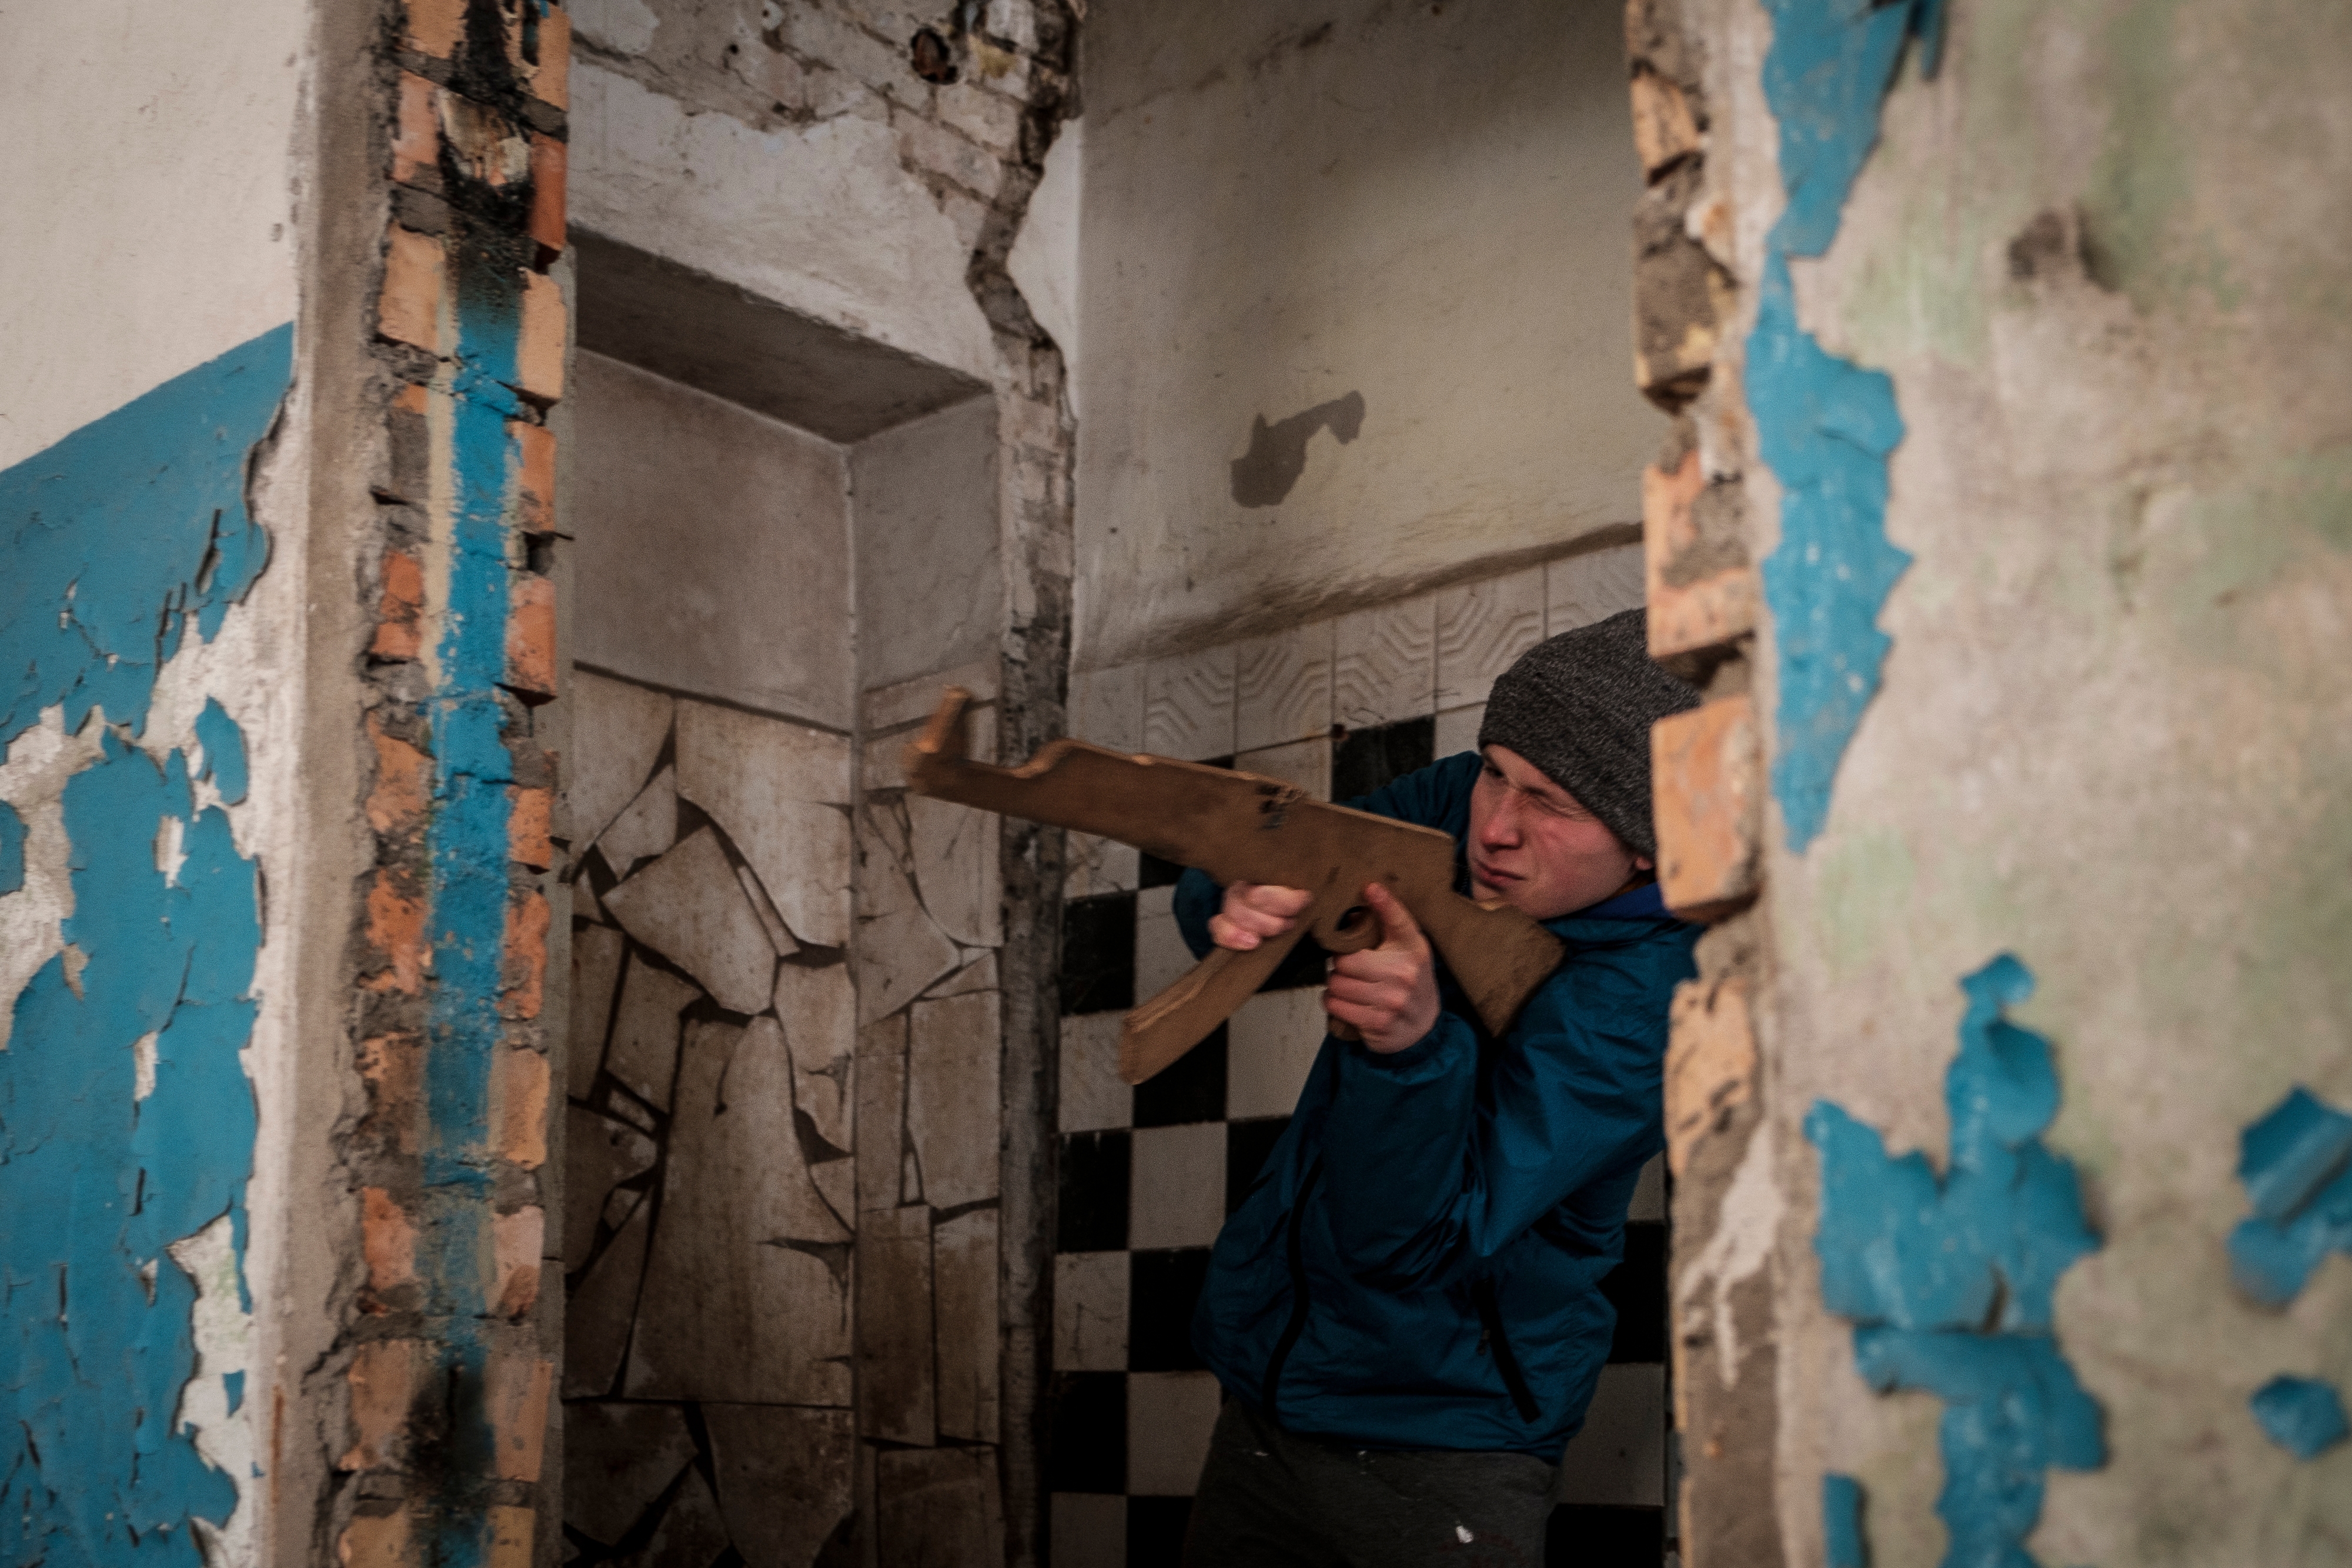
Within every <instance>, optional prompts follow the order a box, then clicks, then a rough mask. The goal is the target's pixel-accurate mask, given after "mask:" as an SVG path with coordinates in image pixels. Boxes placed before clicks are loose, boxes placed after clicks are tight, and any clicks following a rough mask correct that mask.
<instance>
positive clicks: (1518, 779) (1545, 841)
mask: <svg viewBox="0 0 2352 1568" xmlns="http://www.w3.org/2000/svg"><path fill="white" fill-rule="evenodd" d="M1469 848H1470V876H1471V880H1472V882H1473V883H1475V887H1474V889H1473V892H1474V894H1475V896H1477V897H1479V898H1486V899H1496V898H1498V899H1501V900H1502V901H1503V902H1504V903H1506V904H1510V905H1512V906H1513V907H1515V908H1517V909H1518V910H1520V911H1522V912H1524V913H1526V914H1528V915H1534V916H1535V917H1536V918H1537V919H1538V920H1550V919H1553V918H1556V917H1557V916H1559V915H1566V914H1568V913H1569V912H1570V911H1571V910H1577V909H1582V908H1584V907H1585V906H1586V905H1587V904H1598V903H1600V902H1601V900H1602V899H1604V898H1606V897H1608V896H1609V895H1610V894H1612V893H1615V892H1616V891H1617V890H1618V889H1619V888H1621V887H1623V886H1624V885H1625V883H1626V881H1627V879H1629V878H1630V877H1632V875H1633V873H1634V872H1635V871H1636V870H1643V871H1646V870H1648V869H1649V867H1650V863H1651V862H1649V860H1648V859H1647V858H1646V857H1643V856H1641V855H1637V854H1635V853H1634V852H1633V851H1631V850H1629V849H1627V848H1626V847H1625V846H1624V844H1623V843H1622V842H1621V841H1619V840H1618V837H1617V835H1616V834H1614V833H1612V832H1611V831H1609V830H1608V828H1607V827H1605V826H1603V825H1602V823H1601V819H1600V818H1598V817H1596V816H1594V815H1593V814H1592V813H1591V812H1590V811H1588V810H1585V809H1584V808H1583V807H1582V806H1580V805H1579V804H1578V803H1577V800H1576V797H1574V796H1573V795H1570V793H1569V792H1568V791H1567V790H1565V789H1561V788H1560V787H1559V785H1557V784H1555V783H1553V782H1552V781H1551V780H1550V779H1549V778H1547V777H1545V776H1544V774H1543V773H1542V772H1540V771H1539V770H1538V768H1536V766H1535V765H1534V764H1533V763H1531V762H1529V761H1528V759H1527V758H1524V757H1521V756H1520V755H1519V754H1518V753H1517V752H1516V751H1513V750H1511V749H1510V748H1509V747H1504V746H1490V747H1486V760H1485V766H1484V767H1483V768H1480V769H1479V773H1478V783H1477V786H1476V787H1475V789H1472V790H1471V791H1470V846H1469Z"/></svg>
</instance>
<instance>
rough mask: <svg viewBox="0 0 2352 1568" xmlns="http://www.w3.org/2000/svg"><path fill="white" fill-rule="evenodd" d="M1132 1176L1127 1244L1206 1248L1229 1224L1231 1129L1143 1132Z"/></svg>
mask: <svg viewBox="0 0 2352 1568" xmlns="http://www.w3.org/2000/svg"><path fill="white" fill-rule="evenodd" d="M1131 1135H1132V1137H1133V1138H1134V1145H1133V1151H1134V1152H1133V1166H1132V1168H1131V1173H1130V1175H1129V1178H1128V1179H1129V1190H1128V1224H1127V1244H1128V1245H1129V1247H1131V1248H1134V1249H1137V1250H1138V1251H1144V1250H1149V1249H1152V1248H1158V1247H1206V1246H1208V1245H1209V1244H1210V1243H1211V1242H1213V1241H1214V1240H1216V1239H1217V1232H1218V1230H1219V1229H1221V1228H1223V1225H1224V1223H1225V1125H1224V1124H1223V1123H1222V1122H1198V1123H1194V1124H1192V1125H1190V1126H1183V1127H1138V1128H1137V1129H1136V1130H1135V1132H1134V1133H1133V1134H1131Z"/></svg>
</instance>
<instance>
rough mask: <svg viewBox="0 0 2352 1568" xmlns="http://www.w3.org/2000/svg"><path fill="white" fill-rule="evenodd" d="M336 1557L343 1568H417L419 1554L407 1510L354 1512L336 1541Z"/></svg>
mask: <svg viewBox="0 0 2352 1568" xmlns="http://www.w3.org/2000/svg"><path fill="white" fill-rule="evenodd" d="M335 1558H336V1560H337V1561H338V1562H339V1563H341V1565H342V1568H415V1564H416V1563H417V1561H418V1554H417V1551H416V1542H415V1538H414V1537H413V1536H412V1535H411V1533H410V1531H409V1528H408V1511H407V1510H406V1509H398V1510H395V1511H393V1512H391V1513H357V1514H353V1515H352V1521H351V1523H350V1524H348V1525H346V1526H344V1527H343V1533H342V1538H341V1540H339V1541H337V1542H335Z"/></svg>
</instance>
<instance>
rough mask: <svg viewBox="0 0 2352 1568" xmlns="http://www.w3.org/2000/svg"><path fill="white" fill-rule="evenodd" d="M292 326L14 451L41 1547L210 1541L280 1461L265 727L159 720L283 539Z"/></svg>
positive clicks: (35, 1490) (8, 717)
mask: <svg viewBox="0 0 2352 1568" xmlns="http://www.w3.org/2000/svg"><path fill="white" fill-rule="evenodd" d="M292 350H293V329H292V327H291V326H290V325H289V326H284V327H279V328H277V329H273V330H271V331H268V332H266V333H263V334H262V335H260V336H259V337H257V338H255V339H253V340H250V341H248V342H246V343H244V344H242V345H240V346H238V347H237V348H236V349H233V350H230V351H229V352H227V353H226V354H224V355H222V356H220V357H219V358H218V359H215V360H213V361H210V362H208V363H205V364H203V365H199V366H197V367H196V368H195V369H194V370H192V371H187V372H185V373H184V374H182V375H180V376H177V377H175V378H173V380H171V381H169V382H164V383H163V385H161V386H159V387H156V388H155V389H153V390H152V391H151V392H146V393H145V394H143V395H142V396H140V397H138V398H136V399H134V400H133V401H131V402H129V403H127V404H125V405H124V406H122V407H121V408H120V409H118V410H116V411H115V412H114V413H110V414H108V415H106V416H105V417H103V418H101V419H99V420H96V421H94V422H92V423H89V424H87V425H85V426H83V427H82V428H81V429H79V430H78V431H76V432H74V433H73V434H70V435H68V436H67V437H66V438H65V439H64V440H63V441H60V442H58V444H56V445H54V446H51V447H49V448H48V449H47V450H46V451H44V452H41V453H38V454H37V455H34V456H32V457H30V458H27V459H26V461H24V462H23V463H21V464H19V465H16V467H14V468H12V469H10V470H8V471H7V472H6V473H5V474H0V527H5V529H6V530H7V535H6V551H7V559H8V561H9V570H8V571H7V573H6V574H5V580H0V669H5V670H6V671H8V672H9V674H10V681H11V685H9V686H8V687H7V688H5V689H0V743H5V745H6V746H7V747H8V758H7V766H5V767H0V790H5V791H7V792H8V793H9V794H10V795H11V796H12V800H11V803H10V806H9V809H8V810H7V811H6V812H5V820H6V821H11V822H21V823H22V826H21V827H17V828H14V829H8V830H6V831H0V894H5V899H6V900H7V901H8V902H9V903H16V902H17V901H26V904H28V905H31V906H32V907H30V908H29V909H26V906H25V905H20V910H19V913H20V914H24V915H29V918H20V919H10V920H6V921H5V922H0V931H5V933H6V934H7V936H9V938H10V939H11V943H12V945H16V944H22V943H25V942H26V940H27V939H28V937H29V939H30V941H31V942H32V943H33V944H35V945H37V948H38V949H40V950H45V951H46V953H47V957H46V961H45V962H43V963H42V964H41V965H40V967H39V968H38V969H37V971H36V972H35V973H34V974H32V976H31V977H30V978H29V981H28V982H27V983H25V984H24V985H23V988H22V990H21V991H19V992H16V994H14V995H11V996H7V997H5V1002H6V1004H7V1005H8V1007H9V1009H10V1019H9V1028H8V1030H7V1033H6V1035H5V1037H0V1168H5V1171H6V1179H5V1204H6V1207H7V1213H8V1215H9V1219H8V1222H7V1243H6V1247H5V1253H0V1270H5V1289H0V1303H4V1304H0V1319H5V1329H0V1332H5V1335H6V1340H7V1351H6V1359H7V1363H8V1364H9V1366H10V1369H11V1373H10V1375H9V1376H8V1377H7V1378H6V1379H5V1385H0V1386H5V1395H0V1399H5V1404H0V1411H5V1431H6V1437H5V1438H0V1445H5V1447H0V1553H5V1555H6V1557H7V1559H8V1560H9V1561H11V1562H36V1561H40V1560H43V1559H44V1558H47V1559H50V1560H70V1561H77V1562H100V1561H103V1562H121V1561H125V1560H127V1559H129V1558H130V1557H131V1556H134V1555H146V1556H157V1555H162V1556H166V1557H168V1556H172V1555H173V1554H177V1556H178V1557H179V1559H180V1560H181V1561H186V1560H188V1557H189V1556H190V1554H191V1552H193V1551H194V1550H195V1549H196V1548H197V1547H199V1546H201V1547H202V1548H203V1549H205V1551H206V1552H207V1554H208V1555H209V1554H210V1552H212V1550H214V1549H215V1547H216V1546H217V1544H218V1542H219V1541H220V1532H221V1531H222V1530H223V1529H224V1527H226V1526H228V1525H229V1524H230V1522H231V1516H232V1514H233V1513H234V1512H235V1511H236V1509H237V1507H238V1502H239V1499H240V1496H241V1494H242V1492H243V1491H244V1490H245V1486H246V1483H247V1477H248V1476H249V1475H250V1473H251V1467H250V1465H249V1463H240V1464H236V1465H234V1466H233V1467H225V1466H224V1465H222V1464H221V1463H220V1462H219V1461H220V1460H221V1459H222V1458H224V1457H226V1456H231V1455H235V1456H237V1457H239V1458H241V1457H242V1454H243V1451H244V1448H245V1445H243V1444H242V1443H239V1442H236V1441H235V1440H233V1439H231V1438H230V1437H228V1436H227V1435H226V1433H225V1432H223V1431H221V1430H220V1429H219V1427H221V1426H223V1425H225V1424H226V1422H227V1420H228V1418H229V1417H232V1416H236V1414H237V1412H238V1406H239V1404H240V1402H241V1397H242V1394H243V1385H244V1380H245V1369H244V1367H243V1366H241V1365H238V1364H233V1363H234V1362H235V1361H236V1359H237V1353H238V1351H239V1350H240V1349H241V1342H242V1337H243V1323H244V1321H245V1313H246V1312H247V1310H248V1309H249V1302H247V1301H246V1300H245V1299H244V1282H243V1272H242V1260H243V1257H244V1249H245V1240H246V1217H245V1208H244V1193H245V1186H246V1182H247V1178H248V1177H249V1176H250V1175H251V1173H252V1167H253V1139H254V1129H255V1107H254V1095H253V1089H252V1086H251V1083H250V1082H249V1081H248V1080H247V1074H246V1072H245V1070H244V1067H243V1065H242V1063H241V1062H240V1061H239V1052H240V1051H242V1050H243V1049H244V1047H245V1045H246V1042H247V1038H248V1037H249V1036H250V1034H251V1032H252V1029H253V1021H254V1016H255V1012H256V1008H257V1004H256V1001H255V999H254V998H253V996H252V995H251V991H252V982H253V974H254V965H255V958H256V954H257V951H258V950H259V947H260V946H261V905H260V899H261V885H260V877H259V872H258V868H257V864H256V862H255V861H254V860H253V859H252V858H251V857H248V856H246V855H243V854H240V853H239V852H238V851H237V849H236V844H235V843H234V841H232V838H231V834H230V830H229V821H228V817H227V814H226V811H225V810H223V808H224V807H225V806H229V805H235V804H236V803H237V802H238V801H239V800H242V799H243V798H244V794H245V778H246V759H245V751H244V741H243V737H242V735H241V734H240V732H239V730H238V728H237V727H236V724H235V722H234V721H232V720H231V719H230V717H229V716H228V715H227V714H226V712H225V711H224V710H223V709H222V708H221V707H220V706H218V705H217V704H216V703H210V702H208V703H207V704H206V705H205V710H204V712H203V715H202V716H200V717H199V718H198V719H197V720H196V721H195V723H194V726H193V727H192V733H190V734H188V735H185V736H165V735H162V734H155V733H150V732H149V730H148V724H147V721H148V717H149V708H150V705H151V701H152V698H153V696H154V693H155V686H156V681H157V677H158V675H159V674H160V672H161V671H162V669H163V665H164V664H167V663H169V662H170V661H171V659H172V658H173V654H175V653H178V652H180V651H181V650H182V649H183V648H184V646H187V645H189V641H190V638H191V637H192V636H193V638H194V640H195V641H196V642H200V643H201V642H209V641H211V640H212V639H213V638H214V637H215V636H216V635H217V634H218V632H220V629H221V624H222V622H223V619H224V618H225V617H226V614H227V612H228V611H229V609H230V607H231V606H233V605H234V604H236V603H237V602H238V601H240V600H242V599H243V598H244V596H245V594H246V593H247V591H248V590H249V589H250V588H251V587H252V586H253V584H254V582H255V580H257V578H258V577H259V576H260V573H261V571H262V569H263V567H264V565H265V564H266V562H267V561H268V538H267V536H266V535H265V533H264V532H263V530H262V529H261V528H260V527H259V526H258V525H257V523H255V521H254V520H253V518H252V517H250V516H249V515H248V514H247V508H246V504H245V492H246V482H247V467H248V461H249V457H250V455H251V454H253V453H254V451H255V449H256V448H257V447H258V446H259V445H261V444H263V443H264V442H265V441H266V440H267V438H268V435H269V434H270V431H271V427H272V423H273V421H274V420H275V418H276V415H277V411H278V403H279V400H280V399H281V397H283V396H284V395H285V393H286V391H287V387H288V383H289V379H290V376H291V373H292ZM45 838H46V839H47V842H45V841H44V840H45ZM45 873H46V874H45ZM59 883H62V884H63V885H59ZM0 908H5V905H0ZM166 1254H169V1258H168V1260H167V1259H166V1256H165V1255H166ZM206 1422H209V1423H211V1424H212V1425H211V1426H210V1427H206V1426H205V1423H206ZM191 1542H194V1544H193V1545H192V1544H191Z"/></svg>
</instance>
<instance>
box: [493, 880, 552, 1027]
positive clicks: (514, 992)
mask: <svg viewBox="0 0 2352 1568" xmlns="http://www.w3.org/2000/svg"><path fill="white" fill-rule="evenodd" d="M550 923H551V915H549V913H548V906H547V897H546V895H545V894H540V893H526V894H523V895H522V896H521V897H520V898H518V899H515V900H513V901H511V902H510V903H509V904H508V905H507V931H506V946H505V963H504V965H503V972H502V973H501V974H500V976H499V1017H500V1018H507V1019H535V1018H537V1017H538V1016H539V1009H540V1004H541V998H542V995H543V993H544V992H545V989H546V983H547V928H548V925H550Z"/></svg>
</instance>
